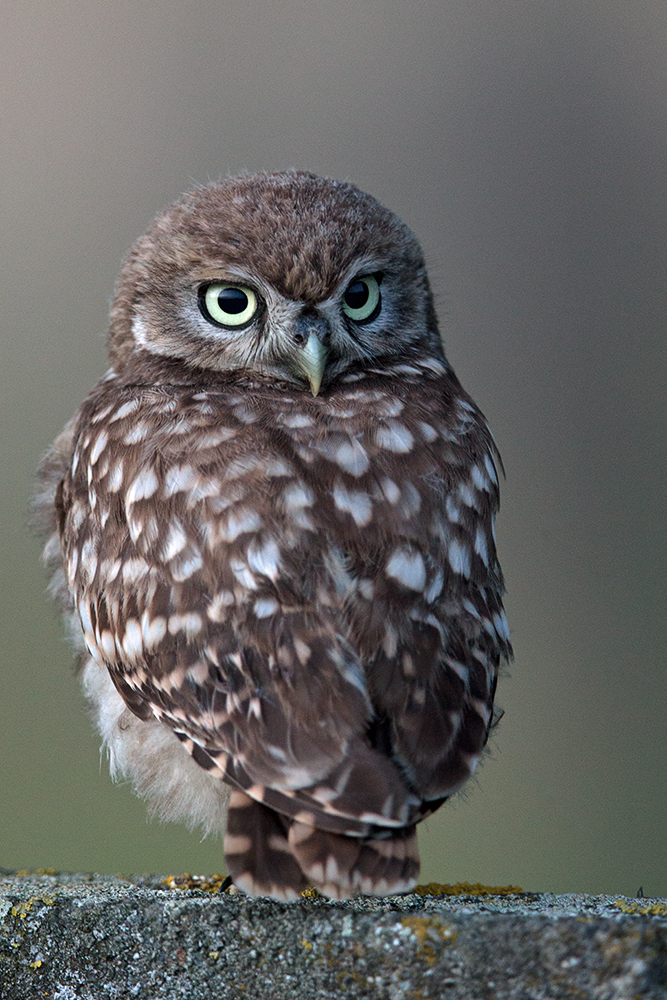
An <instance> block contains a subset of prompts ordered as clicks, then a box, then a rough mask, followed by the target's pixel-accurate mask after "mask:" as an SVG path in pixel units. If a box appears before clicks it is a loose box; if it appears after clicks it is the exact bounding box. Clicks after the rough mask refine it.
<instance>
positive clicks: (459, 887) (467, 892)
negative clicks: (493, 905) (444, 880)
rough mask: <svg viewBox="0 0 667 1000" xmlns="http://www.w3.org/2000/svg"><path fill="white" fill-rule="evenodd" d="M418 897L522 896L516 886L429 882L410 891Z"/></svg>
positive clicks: (520, 889)
mask: <svg viewBox="0 0 667 1000" xmlns="http://www.w3.org/2000/svg"><path fill="white" fill-rule="evenodd" d="M412 891H413V892H414V893H416V894H417V895H418V896H516V895H519V894H522V895H523V889H522V888H521V887H520V886H518V885H482V884H481V882H475V883H474V884H471V883H470V882H457V883H456V884H455V885H443V884H441V883H440V882H429V883H428V884H427V885H417V886H415V888H414V889H413V890H412Z"/></svg>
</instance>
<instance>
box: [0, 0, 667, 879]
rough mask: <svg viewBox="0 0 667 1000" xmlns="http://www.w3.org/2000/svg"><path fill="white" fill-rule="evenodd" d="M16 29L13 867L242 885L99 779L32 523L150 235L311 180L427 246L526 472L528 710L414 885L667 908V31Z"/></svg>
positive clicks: (518, 641)
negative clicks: (202, 193)
mask: <svg viewBox="0 0 667 1000" xmlns="http://www.w3.org/2000/svg"><path fill="white" fill-rule="evenodd" d="M0 12H1V15H2V33H1V37H0V92H1V93H2V101H1V106H0V121H1V131H2V150H1V152H0V192H1V194H0V198H1V203H2V209H1V211H2V243H3V254H2V257H3V262H2V275H1V279H0V281H1V291H0V294H1V300H2V307H1V319H0V338H1V352H2V355H1V362H0V378H1V380H2V386H1V391H0V407H1V412H2V432H1V438H0V445H1V447H2V457H1V461H0V474H1V475H2V504H1V510H0V528H1V530H2V548H1V550H0V552H1V564H0V571H1V584H0V586H1V593H0V614H1V615H2V635H1V638H0V655H1V657H2V666H1V670H0V866H4V867H6V868H37V867H52V868H56V869H60V870H70V871H98V872H125V873H129V872H142V871H143V872H145V871H154V872H155V871H157V872H165V873H168V872H183V871H190V872H199V873H211V872H214V871H219V870H221V869H222V866H223V860H222V847H221V844H220V843H217V842H215V841H205V842H203V843H201V842H200V839H199V835H198V834H196V833H195V834H190V833H188V832H187V830H185V829H184V828H180V827H176V826H162V827H161V826H160V825H159V824H157V823H147V822H146V813H145V807H144V805H143V804H142V803H141V802H139V801H138V800H136V799H135V798H134V797H133V795H132V793H131V790H130V789H129V788H128V787H127V786H115V785H113V784H112V783H111V781H110V779H109V776H108V770H107V765H106V762H104V761H103V762H102V763H101V765H100V760H99V754H98V745H99V740H98V738H97V736H96V734H95V733H94V732H93V729H92V726H91V725H90V722H89V719H88V717H87V715H86V710H85V706H84V704H83V700H82V697H81V695H80V693H79V690H78V686H77V683H76V681H75V679H74V676H73V671H72V666H71V664H72V658H71V654H70V650H69V647H68V644H67V642H66V640H65V638H64V630H63V628H62V626H61V623H60V621H59V619H58V617H57V614H56V612H55V610H54V609H53V608H52V606H51V604H50V603H49V602H48V600H47V597H46V594H45V586H46V578H45V574H44V572H43V569H42V567H41V566H40V561H39V553H40V545H39V543H38V541H37V540H36V539H35V538H34V537H32V536H31V534H30V532H29V529H28V513H27V512H28V504H29V496H30V494H31V489H32V483H33V479H34V470H35V467H36V465H37V463H38V461H39V458H40V456H41V455H42V453H43V452H44V450H45V449H46V448H47V447H48V445H49V443H50V442H51V441H52V440H53V438H54V437H55V435H56V434H57V433H58V431H59V430H60V428H61V426H62V425H63V424H64V423H65V421H66V420H67V419H68V418H69V417H70V415H71V414H72V413H73V411H74V410H75V409H76V408H77V407H78V405H79V403H80V402H81V401H82V399H83V397H84V396H85V395H86V393H87V392H88V390H89V389H90V388H91V387H92V386H93V384H94V383H95V382H96V381H97V379H98V378H99V377H100V376H101V375H102V373H103V372H104V370H105V367H106V358H105V347H104V336H105V330H106V324H107V312H108V304H109V297H110V295H111V292H112V288H113V282H114V279H115V277H116V274H117V272H118V268H119V265H120V261H121V258H122V256H123V254H124V253H125V251H126V249H127V248H128V247H129V246H130V244H131V243H132V241H133V240H134V239H135V238H136V237H137V236H138V235H140V233H141V232H142V231H143V230H144V228H145V227H146V226H147V225H148V223H149V222H150V220H151V219H152V217H153V216H154V214H155V213H156V212H157V211H158V210H159V209H161V208H163V207H164V206H165V205H166V204H168V203H169V202H170V201H171V200H172V199H174V198H175V197H177V196H178V195H179V193H180V192H181V191H183V190H185V189H187V188H189V187H191V186H192V185H193V184H195V183H200V182H205V181H207V180H209V179H215V178H217V177H219V176H220V175H221V174H222V175H224V174H227V173H234V172H237V171H239V170H241V169H244V168H248V169H250V170H257V169H277V168H284V167H289V166H294V167H300V168H305V169H309V170H312V171H315V172H317V173H322V174H327V175H330V176H333V177H339V178H348V179H350V180H352V181H354V182H355V183H356V184H358V185H359V186H360V187H362V188H363V189H365V190H368V191H370V192H371V193H373V194H374V195H376V196H377V197H378V198H379V199H380V200H381V201H383V202H384V203H385V204H386V205H388V206H389V207H391V208H392V209H394V210H395V211H396V212H397V213H398V214H399V215H401V216H402V217H403V218H404V219H405V221H406V222H407V223H408V225H409V226H410V227H411V228H412V229H413V230H414V231H415V232H416V233H417V234H418V235H419V237H420V238H421V240H422V242H423V245H424V249H425V252H426V256H427V260H428V263H429V267H430V273H431V277H432V282H433V285H434V288H435V293H436V297H437V304H438V309H439V314H440V318H441V324H442V330H443V336H444V338H445V343H446V348H447V352H448V355H449V358H450V360H451V361H452V363H453V365H454V367H455V369H456V371H457V373H458V375H459V377H460V378H461V380H462V382H463V384H464V385H465V386H466V388H467V389H468V390H469V391H470V392H471V393H472V395H473V396H474V398H475V399H476V400H477V402H478V403H479V404H480V406H481V407H482V409H483V410H484V411H485V413H486V415H487V417H488V418H489V421H490V423H491V426H492V428H493V431H494V433H495V436H496V438H497V441H498V443H499V446H500V449H501V452H502V454H503V458H504V461H505V466H506V470H507V482H506V484H505V486H504V489H503V508H502V512H501V518H500V521H499V544H500V553H501V558H502V561H503V566H504V568H505V572H506V577H507V584H508V594H507V610H508V615H509V618H510V624H511V626H512V632H513V639H514V643H515V649H516V659H515V662H514V664H513V665H512V668H511V671H510V672H509V674H508V675H506V676H505V677H503V679H502V681H501V683H500V686H499V702H500V704H501V705H502V707H503V708H504V709H505V716H504V718H503V720H502V723H501V724H500V726H499V728H498V729H497V730H496V733H495V735H494V737H493V739H492V741H491V753H490V755H489V757H488V758H487V760H486V762H485V765H484V767H483V768H482V769H481V771H480V772H479V775H478V778H477V779H476V780H475V782H473V783H471V784H470V785H469V787H468V789H467V790H466V791H465V793H464V794H463V795H462V796H460V797H459V798H458V799H456V800H455V801H454V802H453V803H450V804H448V805H447V806H445V807H444V808H443V809H442V810H440V812H439V813H438V814H437V815H436V816H435V817H433V818H432V819H430V820H428V821H427V822H426V823H424V824H423V825H422V832H421V844H422V852H423V859H424V864H423V872H422V876H423V878H422V880H423V881H428V880H437V881H441V882H455V881H458V880H468V881H471V882H476V881H481V882H485V883H489V884H494V885H502V884H506V883H513V884H518V885H521V886H522V887H523V888H524V889H527V890H536V891H559V892H567V891H585V892H593V893H601V892H609V893H616V892H620V893H625V894H629V895H634V894H635V893H636V891H637V889H638V888H639V886H643V890H644V893H645V894H646V895H649V896H657V895H662V896H667V859H666V850H665V843H666V837H665V830H666V828H667V786H666V781H665V748H666V746H667V713H666V711H665V706H666V703H667V669H666V668H667V664H666V662H665V661H666V649H667V636H666V634H665V633H666V631H667V630H666V626H665V621H666V615H665V599H666V596H667V588H666V586H665V584H666V579H665V577H666V571H665V566H666V563H667V544H666V541H665V526H666V520H667V504H666V500H667V497H666V492H667V491H666V488H665V482H666V471H667V455H666V453H665V452H666V448H665V444H666V441H667V434H666V430H667V428H666V426H665V424H666V421H665V410H666V406H665V404H666V402H667V399H666V392H665V375H666V365H665V361H666V353H667V351H666V338H665V315H666V311H667V310H666V306H667V296H666V294H665V273H666V272H665V263H666V261H665V256H666V254H665V249H666V243H665V233H666V230H667V112H666V109H667V6H666V5H664V4H659V3H655V2H652V0H635V2H634V3H632V4H628V3H626V2H624V0H597V2H596V0H589V2H586V3H570V2H563V3H553V0H534V2H531V3H512V2H504V0H500V2H499V0H410V3H404V4H400V3H395V2H393V0H356V2H353V0H336V3H329V4H315V3H313V2H312V0H282V2H281V0H276V2H274V3H271V2H269V3H267V0H243V2H241V0H193V2H191V3H183V2H182V0H154V2H152V3H150V4H147V3H136V2H134V0H116V2H115V3H113V4H103V3H92V4H91V3H89V2H87V0H63V2H60V3H57V4H55V3H53V4H44V3H41V2H36V0H23V2H22V3H20V4H18V3H14V2H13V0H4V2H3V3H2V4H1V5H0Z"/></svg>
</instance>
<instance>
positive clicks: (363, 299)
mask: <svg viewBox="0 0 667 1000" xmlns="http://www.w3.org/2000/svg"><path fill="white" fill-rule="evenodd" d="M368 295H369V292H368V285H367V284H366V282H365V281H355V282H354V284H353V285H350V287H349V288H348V290H347V291H346V292H345V303H346V305H348V306H349V307H350V309H362V308H363V307H364V306H365V305H366V303H367V302H368Z"/></svg>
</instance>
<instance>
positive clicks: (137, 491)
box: [126, 468, 158, 504]
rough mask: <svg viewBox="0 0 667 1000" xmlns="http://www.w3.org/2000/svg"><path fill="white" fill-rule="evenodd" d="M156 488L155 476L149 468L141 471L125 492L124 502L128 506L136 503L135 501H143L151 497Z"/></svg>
mask: <svg viewBox="0 0 667 1000" xmlns="http://www.w3.org/2000/svg"><path fill="white" fill-rule="evenodd" d="M157 488H158V481H157V476H156V475H155V473H154V472H153V470H152V469H151V468H145V469H142V471H141V472H140V473H139V475H138V476H137V478H136V479H135V480H134V482H133V483H132V485H131V486H130V488H129V490H128V491H127V498H126V501H127V503H128V504H132V503H136V501H137V500H145V499H146V498H147V497H152V496H153V494H154V493H155V491H156V489H157Z"/></svg>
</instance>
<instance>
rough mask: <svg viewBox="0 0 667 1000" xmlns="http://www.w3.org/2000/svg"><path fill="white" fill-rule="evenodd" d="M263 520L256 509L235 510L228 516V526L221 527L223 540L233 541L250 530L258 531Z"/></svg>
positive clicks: (220, 534) (220, 533) (220, 532)
mask: <svg viewBox="0 0 667 1000" xmlns="http://www.w3.org/2000/svg"><path fill="white" fill-rule="evenodd" d="M261 524H262V520H261V518H260V516H259V514H258V513H257V511H256V510H244V509H243V508H242V509H241V510H233V511H231V512H230V514H229V516H228V518H227V527H226V528H224V529H223V528H221V529H220V531H219V536H220V538H221V540H222V541H226V542H233V541H235V540H236V539H237V538H238V537H239V535H243V534H245V533H246V532H248V531H257V529H258V528H260V527H261Z"/></svg>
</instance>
